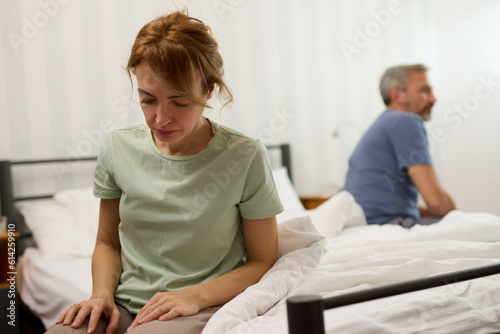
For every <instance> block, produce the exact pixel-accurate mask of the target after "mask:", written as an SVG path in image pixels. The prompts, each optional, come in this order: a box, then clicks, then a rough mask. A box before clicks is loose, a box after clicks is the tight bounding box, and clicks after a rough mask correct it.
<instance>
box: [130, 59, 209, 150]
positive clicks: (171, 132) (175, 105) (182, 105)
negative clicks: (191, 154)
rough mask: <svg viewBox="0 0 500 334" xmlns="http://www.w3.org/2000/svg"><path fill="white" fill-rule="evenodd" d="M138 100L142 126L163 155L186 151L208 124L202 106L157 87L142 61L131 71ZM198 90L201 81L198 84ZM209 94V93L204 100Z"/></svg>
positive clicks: (164, 88)
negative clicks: (144, 121) (135, 78)
mask: <svg viewBox="0 0 500 334" xmlns="http://www.w3.org/2000/svg"><path fill="white" fill-rule="evenodd" d="M135 75H136V77H137V85H138V91H139V100H140V103H141V108H142V111H143V113H144V117H145V119H146V123H147V125H148V126H149V128H150V129H151V131H152V133H153V139H154V141H155V143H156V146H158V148H159V149H160V150H161V151H163V152H165V151H167V152H168V153H167V152H165V153H167V154H171V153H172V152H182V151H190V148H191V147H190V146H192V145H197V143H198V142H199V138H197V137H198V134H199V133H200V131H202V129H203V128H204V126H206V125H207V124H208V123H207V122H206V121H205V120H204V118H203V117H202V114H203V110H204V106H201V105H199V104H195V103H193V102H190V101H189V100H187V99H186V98H184V97H183V96H180V95H178V94H176V93H175V91H174V90H173V89H172V88H171V87H170V86H169V85H165V84H163V85H162V84H161V83H160V82H159V81H158V79H157V77H156V76H155V73H154V72H153V70H152V69H151V68H150V67H149V65H148V64H147V63H145V62H140V63H139V65H138V66H137V67H136V69H135ZM198 85H199V89H200V92H201V91H202V88H201V87H202V85H201V78H200V80H199V82H198ZM211 95H212V90H210V91H209V92H208V93H207V94H206V96H204V99H205V101H206V100H208V99H209V98H210V97H211Z"/></svg>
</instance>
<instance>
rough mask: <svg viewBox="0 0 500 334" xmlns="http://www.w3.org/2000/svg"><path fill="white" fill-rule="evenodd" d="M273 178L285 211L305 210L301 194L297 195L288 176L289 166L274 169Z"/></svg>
mask: <svg viewBox="0 0 500 334" xmlns="http://www.w3.org/2000/svg"><path fill="white" fill-rule="evenodd" d="M273 178H274V184H275V185H276V189H277V190H278V195H279V196H280V199H281V203H282V204H283V207H284V209H285V211H287V212H288V211H304V210H305V209H304V206H303V205H302V202H301V201H300V198H299V195H297V192H296V191H295V188H294V187H293V185H292V181H290V177H289V176H288V171H287V168H286V167H284V166H281V167H278V168H276V169H273Z"/></svg>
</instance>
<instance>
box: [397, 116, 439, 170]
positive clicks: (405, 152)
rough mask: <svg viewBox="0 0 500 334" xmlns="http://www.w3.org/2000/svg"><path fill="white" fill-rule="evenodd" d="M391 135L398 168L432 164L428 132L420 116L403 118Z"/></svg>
mask: <svg viewBox="0 0 500 334" xmlns="http://www.w3.org/2000/svg"><path fill="white" fill-rule="evenodd" d="M409 116H410V115H409ZM390 136H391V142H392V145H393V148H394V152H395V154H396V157H397V161H398V169H400V170H403V169H406V168H407V167H409V166H414V165H432V160H431V157H430V154H429V143H428V141H427V133H426V131H425V128H424V125H423V123H422V120H421V119H420V117H419V116H413V115H411V117H404V118H401V120H400V121H399V122H398V123H397V126H395V127H394V128H393V130H392V131H391V132H390Z"/></svg>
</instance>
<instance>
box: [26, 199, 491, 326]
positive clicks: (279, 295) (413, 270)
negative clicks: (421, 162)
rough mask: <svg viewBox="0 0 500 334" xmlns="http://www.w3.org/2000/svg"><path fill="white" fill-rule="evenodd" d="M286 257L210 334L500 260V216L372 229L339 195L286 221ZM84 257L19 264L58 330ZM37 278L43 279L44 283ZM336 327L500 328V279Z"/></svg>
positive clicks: (79, 287)
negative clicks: (303, 300)
mask: <svg viewBox="0 0 500 334" xmlns="http://www.w3.org/2000/svg"><path fill="white" fill-rule="evenodd" d="M278 218H279V250H280V255H281V257H280V259H279V260H278V262H277V263H276V265H275V266H274V267H273V268H272V269H271V270H270V271H269V272H268V273H267V274H266V275H265V276H264V277H263V278H262V279H261V281H260V282H259V283H257V284H255V285H253V286H251V287H249V288H248V289H247V290H246V291H245V292H243V293H242V294H240V295H239V296H237V297H236V298H234V299H233V300H232V301H230V302H229V303H227V304H226V305H224V307H222V308H221V309H220V310H219V311H218V312H217V313H216V314H215V315H214V316H213V317H212V319H211V320H210V321H209V323H208V324H207V326H206V327H205V329H204V331H203V334H221V333H230V334H236V333H242V334H243V333H249V334H250V333H252V334H257V333H273V334H279V333H283V334H285V333H288V327H287V318H286V298H288V297H290V296H294V295H303V294H315V295H321V296H324V297H330V296H335V295H339V294H344V293H348V292H353V291H359V290H363V289H368V288H372V287H377V286H382V285H387V284H391V283H397V282H401V281H406V280H411V279H416V278H421V277H428V276H431V275H435V274H439V273H444V272H448V271H455V270H461V269H465V268H471V267H476V266H481V265H486V264H492V263H499V262H500V217H497V216H494V215H490V214H485V213H466V212H459V211H454V212H451V213H450V214H448V215H447V216H446V217H445V218H443V219H442V220H441V221H440V222H439V223H437V224H435V225H430V226H415V227H414V228H412V229H410V230H407V229H404V228H402V227H399V226H394V225H384V226H378V225H377V226H373V225H366V222H365V220H364V217H363V214H362V211H361V209H360V207H359V206H358V205H357V204H356V203H355V202H354V200H353V198H352V196H351V195H350V194H348V193H345V192H343V193H340V194H338V195H336V196H335V197H333V198H332V199H330V200H329V201H327V202H326V203H324V204H323V205H322V206H320V207H319V208H318V209H315V210H311V211H300V212H295V213H293V212H286V213H285V214H282V215H280V216H279V217H278ZM75 258H77V259H78V260H77V262H75V261H70V262H68V261H67V259H66V258H55V257H54V254H52V256H44V255H43V254H41V252H40V251H39V250H35V249H30V250H29V251H28V252H27V253H26V254H25V256H23V257H22V258H21V260H20V263H19V268H18V272H19V274H20V276H21V278H20V280H19V285H18V291H19V293H20V296H21V299H22V300H23V302H24V303H25V304H27V306H28V307H29V308H30V309H31V310H32V311H33V312H34V313H35V314H36V315H38V316H39V317H40V318H41V319H42V321H43V322H44V324H45V326H46V327H47V328H48V327H50V326H51V325H52V324H53V323H54V321H55V319H56V318H57V316H58V315H59V314H60V313H61V312H62V310H64V309H65V308H67V307H68V306H69V305H71V304H72V303H75V302H78V301H80V300H82V299H84V298H88V296H89V295H90V289H91V286H90V282H91V279H90V258H89V256H88V254H81V255H80V256H79V257H75ZM35 277H36V279H35ZM324 317H325V328H326V330H327V333H491V332H496V331H500V318H499V317H500V275H495V276H490V277H486V278H481V279H476V280H473V281H467V282H461V283H457V284H453V285H447V286H443V287H439V288H433V289H428V290H423V291H419V292H414V293H410V294H405V295H400V296H395V297H390V298H385V299H380V300H375V301H370V302H365V303H360V304H356V305H351V306H345V307H342V308H338V309H333V310H327V311H325V312H324Z"/></svg>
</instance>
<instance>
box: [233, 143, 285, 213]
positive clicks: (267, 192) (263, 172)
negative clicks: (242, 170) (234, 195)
mask: <svg viewBox="0 0 500 334" xmlns="http://www.w3.org/2000/svg"><path fill="white" fill-rule="evenodd" d="M239 209H240V213H241V216H242V217H243V218H246V219H263V218H269V217H272V216H275V215H277V214H279V213H281V212H283V205H282V204H281V201H280V198H279V195H278V191H277V190H276V186H275V184H274V179H273V175H272V170H271V163H270V159H269V155H268V153H267V150H266V148H265V146H264V145H263V144H262V143H260V142H259V141H257V143H256V147H255V153H254V154H253V157H252V159H251V161H250V165H249V168H248V172H247V175H246V179H245V183H244V188H243V193H242V197H241V202H240V203H239Z"/></svg>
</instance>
